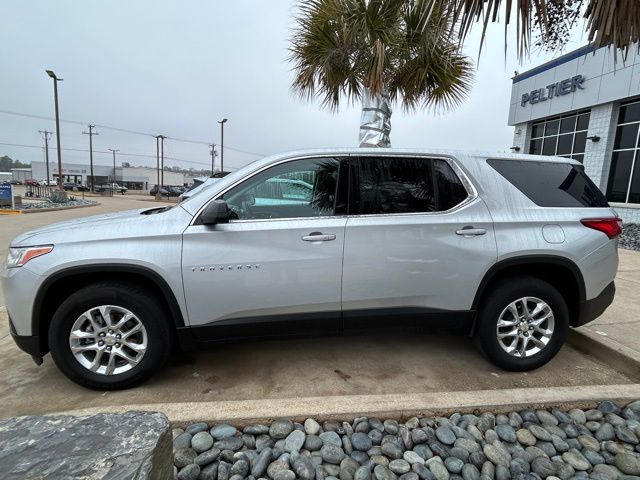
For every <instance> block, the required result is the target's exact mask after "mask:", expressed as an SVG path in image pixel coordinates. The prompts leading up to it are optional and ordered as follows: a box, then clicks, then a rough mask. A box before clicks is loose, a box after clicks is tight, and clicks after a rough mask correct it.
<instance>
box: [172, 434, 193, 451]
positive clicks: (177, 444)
mask: <svg viewBox="0 0 640 480" xmlns="http://www.w3.org/2000/svg"><path fill="white" fill-rule="evenodd" d="M192 438H193V435H192V434H190V433H187V432H183V433H181V434H180V435H178V436H177V437H176V438H174V439H173V449H174V450H175V449H177V448H189V447H191V439H192Z"/></svg>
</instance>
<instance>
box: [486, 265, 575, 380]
mask: <svg viewBox="0 0 640 480" xmlns="http://www.w3.org/2000/svg"><path fill="white" fill-rule="evenodd" d="M525 298H526V299H528V300H527V301H525V302H523V301H522V299H525ZM512 302H518V303H516V304H515V312H516V313H517V314H518V320H515V314H514V309H513V308H511V309H509V306H510V304H512ZM525 304H526V305H527V310H528V312H529V313H532V312H535V309H536V308H542V310H541V311H540V312H539V313H537V314H536V315H534V316H533V320H531V321H529V320H528V319H531V317H530V315H527V314H526V313H525V312H524V308H523V307H524V305H525ZM542 304H545V305H546V306H547V307H548V308H549V309H550V311H551V316H550V318H549V315H548V313H549V312H548V310H547V309H546V308H544V307H542ZM545 316H546V317H547V320H543V322H542V323H541V324H540V325H538V326H536V322H538V321H540V319H542V318H543V317H545ZM501 317H502V320H503V321H502V322H501V325H503V326H501V327H500V328H498V321H499V320H500V319H501ZM520 319H522V320H520ZM512 323H513V324H512ZM532 327H533V329H532ZM568 328H569V310H568V308H567V304H566V302H565V300H564V298H563V297H562V295H561V294H560V292H558V290H556V289H555V288H554V287H553V286H552V285H550V284H549V283H547V282H545V281H543V280H541V279H539V278H535V277H529V276H517V277H510V278H507V279H504V280H501V281H500V282H499V283H497V284H496V285H495V286H493V287H492V292H491V294H490V296H488V297H487V298H486V299H485V300H484V301H483V303H482V305H481V306H480V311H479V314H478V321H477V325H476V333H475V341H476V344H477V346H478V347H479V349H480V351H481V352H482V353H484V354H485V355H486V356H487V357H488V358H489V360H491V361H492V362H493V363H494V364H495V365H497V366H498V367H500V368H502V369H504V370H508V371H514V372H522V371H528V370H533V369H536V368H539V367H541V366H542V365H544V364H545V363H547V362H548V361H550V360H551V359H552V358H553V357H554V356H555V355H556V354H557V353H558V351H559V350H560V348H561V347H562V345H563V344H564V342H565V340H566V338H567V331H568ZM515 331H517V334H516V335H514V334H513V332H515ZM542 331H544V332H545V333H546V335H543V333H542ZM549 331H552V333H551V334H549ZM499 333H500V334H502V335H505V337H504V338H503V339H502V340H500V339H499V338H498V334H499ZM525 335H526V336H525ZM534 339H535V340H534ZM544 342H546V343H545V344H544V345H543V343H544ZM523 345H526V347H525V349H526V350H524V352H525V354H524V355H522V352H523V348H522V347H523ZM507 349H509V350H512V349H513V350H515V352H513V353H509V352H507ZM536 350H537V351H536Z"/></svg>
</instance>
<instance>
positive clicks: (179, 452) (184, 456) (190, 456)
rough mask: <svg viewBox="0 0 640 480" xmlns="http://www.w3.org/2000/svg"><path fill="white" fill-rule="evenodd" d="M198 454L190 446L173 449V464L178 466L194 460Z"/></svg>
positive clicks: (181, 466) (184, 465) (183, 465)
mask: <svg viewBox="0 0 640 480" xmlns="http://www.w3.org/2000/svg"><path fill="white" fill-rule="evenodd" d="M197 456H198V454H197V453H196V452H195V450H193V449H192V448H178V449H176V450H174V451H173V464H174V465H175V466H176V467H178V468H183V467H186V466H187V465H189V464H191V463H193V462H194V460H195V459H196V457H197Z"/></svg>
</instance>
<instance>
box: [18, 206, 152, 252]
mask: <svg viewBox="0 0 640 480" xmlns="http://www.w3.org/2000/svg"><path fill="white" fill-rule="evenodd" d="M147 210H153V209H149V208H140V209H137V210H125V211H123V212H114V213H107V214H103V215H92V216H90V217H82V218H76V219H74V220H66V221H64V222H57V223H52V224H51V225H45V226H44V227H40V228H36V229H35V230H30V231H28V232H26V233H23V234H21V235H18V236H17V237H16V238H14V239H13V241H12V242H11V246H13V247H20V246H30V245H40V244H48V243H56V240H58V241H59V239H61V238H64V237H66V236H67V234H68V232H69V230H77V229H82V230H87V229H93V228H99V229H103V228H105V227H107V226H108V225H109V224H110V223H126V222H127V221H131V220H133V219H136V220H138V219H140V217H141V215H140V213H141V212H144V211H147ZM142 217H144V216H142Z"/></svg>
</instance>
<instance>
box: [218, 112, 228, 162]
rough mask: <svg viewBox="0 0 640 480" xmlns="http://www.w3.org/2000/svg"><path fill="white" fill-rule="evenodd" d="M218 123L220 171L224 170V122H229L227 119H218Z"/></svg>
mask: <svg viewBox="0 0 640 480" xmlns="http://www.w3.org/2000/svg"><path fill="white" fill-rule="evenodd" d="M218 123H219V124H220V171H221V172H224V124H225V123H227V119H226V118H223V119H222V120H218Z"/></svg>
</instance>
